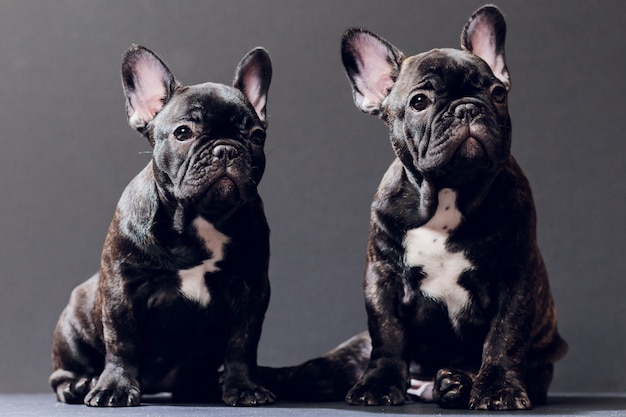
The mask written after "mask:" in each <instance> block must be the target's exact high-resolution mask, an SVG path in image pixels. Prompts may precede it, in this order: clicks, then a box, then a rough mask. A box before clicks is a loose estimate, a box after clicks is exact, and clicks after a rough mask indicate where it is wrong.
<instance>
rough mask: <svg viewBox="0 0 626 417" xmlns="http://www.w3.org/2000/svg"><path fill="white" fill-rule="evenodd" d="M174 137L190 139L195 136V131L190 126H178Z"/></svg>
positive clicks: (182, 139)
mask: <svg viewBox="0 0 626 417" xmlns="http://www.w3.org/2000/svg"><path fill="white" fill-rule="evenodd" d="M174 137H175V138H176V140H180V141H184V140H189V139H191V138H192V137H193V131H192V130H191V128H190V127H189V126H178V127H177V128H176V130H174Z"/></svg>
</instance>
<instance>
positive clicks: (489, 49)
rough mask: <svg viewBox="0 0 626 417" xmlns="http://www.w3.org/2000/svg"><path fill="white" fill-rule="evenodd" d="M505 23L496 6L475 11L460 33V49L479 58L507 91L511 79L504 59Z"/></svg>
mask: <svg viewBox="0 0 626 417" xmlns="http://www.w3.org/2000/svg"><path fill="white" fill-rule="evenodd" d="M505 40H506V21H505V20H504V16H503V15H502V13H501V12H500V10H499V9H498V8H497V7H496V6H492V5H486V6H483V7H481V8H480V9H478V10H476V12H475V13H474V14H473V15H472V16H471V17H470V18H469V20H468V21H467V23H466V24H465V27H463V31H462V32H461V47H462V48H463V49H465V50H466V51H468V52H471V53H473V54H474V55H477V56H479V57H481V58H482V59H483V60H485V62H487V64H489V67H490V68H491V70H492V71H493V74H494V75H495V76H496V78H498V79H499V80H500V81H502V82H503V83H504V85H505V87H506V89H507V90H509V89H510V88H511V78H510V76H509V70H508V68H507V67H506V61H505V59H504V41H505Z"/></svg>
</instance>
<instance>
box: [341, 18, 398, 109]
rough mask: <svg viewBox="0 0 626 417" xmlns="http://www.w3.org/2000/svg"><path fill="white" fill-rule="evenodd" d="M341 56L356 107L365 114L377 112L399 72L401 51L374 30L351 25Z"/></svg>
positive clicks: (346, 34) (343, 41)
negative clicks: (373, 31)
mask: <svg viewBox="0 0 626 417" xmlns="http://www.w3.org/2000/svg"><path fill="white" fill-rule="evenodd" d="M341 59H342V61H343V66H344V68H345V70H346V73H347V75H348V78H349V79H350V82H351V83H352V94H353V98H354V103H355V104H356V106H357V107H358V108H359V109H361V110H362V111H364V112H365V113H370V114H378V113H380V111H381V108H382V103H383V101H384V100H385V98H386V97H387V95H388V94H389V91H390V90H391V88H392V87H393V85H394V83H395V82H396V78H397V77H398V74H399V73H400V65H402V61H403V60H404V55H403V54H402V52H400V51H399V50H398V49H397V48H396V47H394V46H393V45H392V44H390V43H389V42H387V41H386V40H384V39H383V38H381V37H380V36H378V35H376V34H375V33H372V32H370V31H368V30H365V29H361V28H352V29H348V30H347V31H346V32H345V33H344V34H343V38H342V40H341Z"/></svg>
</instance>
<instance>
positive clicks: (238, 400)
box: [222, 385, 276, 406]
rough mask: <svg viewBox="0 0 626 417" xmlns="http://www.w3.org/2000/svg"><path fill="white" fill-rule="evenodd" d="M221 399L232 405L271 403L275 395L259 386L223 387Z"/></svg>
mask: <svg viewBox="0 0 626 417" xmlns="http://www.w3.org/2000/svg"><path fill="white" fill-rule="evenodd" d="M222 401H224V402H225V403H226V404H228V405H232V406H255V405H266V404H272V403H273V402H274V401H276V396H275V395H274V394H273V393H272V392H271V391H269V390H267V389H265V388H263V387H261V386H258V385H257V386H249V387H232V388H224V392H223V394H222Z"/></svg>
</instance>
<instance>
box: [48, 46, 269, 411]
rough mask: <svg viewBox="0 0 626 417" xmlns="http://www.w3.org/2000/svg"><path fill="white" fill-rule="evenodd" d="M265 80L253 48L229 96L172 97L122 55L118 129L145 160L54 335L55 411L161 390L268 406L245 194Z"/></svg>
mask: <svg viewBox="0 0 626 417" xmlns="http://www.w3.org/2000/svg"><path fill="white" fill-rule="evenodd" d="M271 73H272V69H271V63H270V58H269V56H268V54H267V52H266V51H265V50H264V49H261V48H257V49H254V50H253V51H251V52H250V53H249V54H248V55H246V56H245V57H244V58H243V60H242V61H241V62H240V63H239V66H238V67H237V70H236V73H235V79H234V82H233V86H232V87H230V86H226V85H222V84H215V83H206V84H199V85H192V86H183V85H181V84H180V83H178V82H177V80H176V79H175V78H174V77H173V75H172V73H171V72H170V70H169V69H168V68H167V67H166V66H165V65H164V64H163V62H162V61H161V60H160V59H159V58H158V57H157V56H156V55H155V54H154V53H152V52H151V51H149V50H148V49H146V48H143V47H140V46H134V47H132V48H131V49H130V50H129V51H128V52H127V53H126V55H125V56H124V61H123V66H122V80H123V85H124V92H125V94H126V109H127V112H128V120H129V123H130V125H131V126H132V127H133V128H135V129H136V130H138V131H139V132H140V133H141V134H142V135H144V136H145V137H146V138H147V139H148V141H149V142H150V144H151V145H152V147H153V152H152V160H151V162H150V163H149V164H148V165H147V166H146V168H145V169H144V170H143V171H141V172H140V173H139V174H138V175H137V176H136V177H135V178H134V179H133V180H132V181H131V183H130V184H129V185H128V187H127V188H126V190H125V191H124V193H123V195H122V197H121V199H120V201H119V203H118V206H117V210H116V211H115V216H114V218H113V221H112V223H111V226H110V228H109V232H108V235H107V237H106V240H105V243H104V249H103V252H102V259H101V264H100V270H99V273H98V274H96V275H95V276H94V277H92V278H91V279H89V280H88V281H86V282H84V283H83V284H81V285H79V286H78V287H77V288H76V289H75V290H74V291H73V292H72V296H71V299H70V302H69V304H68V306H67V307H66V308H65V310H64V311H63V313H62V314H61V317H60V319H59V322H58V324H57V327H56V330H55V333H54V346H53V355H52V356H53V363H54V372H53V373H52V375H51V376H50V383H51V385H52V388H53V389H54V391H55V392H56V395H57V397H58V399H59V400H60V401H64V402H68V403H81V402H84V403H85V404H87V405H90V406H131V405H137V404H139V401H140V394H141V393H150V392H161V391H170V392H172V393H173V396H174V398H176V399H181V400H185V399H189V400H191V399H193V400H209V401H210V400H218V399H219V398H220V397H221V399H222V400H223V401H224V402H225V403H227V404H232V405H256V404H267V403H272V402H273V401H274V395H273V394H272V393H271V392H270V391H268V390H267V389H265V388H264V387H263V386H261V385H259V383H258V382H257V381H256V380H255V373H256V358H257V345H258V342H259V337H260V334H261V325H262V321H263V318H264V315H265V311H266V308H267V305H268V301H269V295H270V287H269V281H268V276H267V274H268V261H269V229H268V225H267V222H266V219H265V215H264V213H263V205H262V202H261V198H260V197H259V195H258V193H257V185H258V184H259V181H260V180H261V176H262V174H263V170H264V167H265V156H264V153H263V144H264V140H265V129H266V126H267V123H266V119H265V103H266V97H267V90H268V87H269V84H270V79H271ZM221 367H223V371H222V372H220V374H218V370H219V369H220V368H221ZM220 375H221V376H220Z"/></svg>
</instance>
